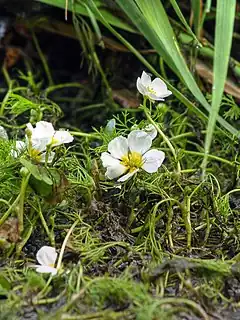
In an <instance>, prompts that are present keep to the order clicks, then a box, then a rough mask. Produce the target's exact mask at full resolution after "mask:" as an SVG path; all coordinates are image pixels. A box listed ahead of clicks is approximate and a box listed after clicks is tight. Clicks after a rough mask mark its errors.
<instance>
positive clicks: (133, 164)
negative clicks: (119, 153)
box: [121, 152, 143, 172]
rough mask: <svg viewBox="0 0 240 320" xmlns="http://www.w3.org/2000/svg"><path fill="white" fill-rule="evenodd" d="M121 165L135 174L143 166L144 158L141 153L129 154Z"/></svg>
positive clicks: (124, 157)
mask: <svg viewBox="0 0 240 320" xmlns="http://www.w3.org/2000/svg"><path fill="white" fill-rule="evenodd" d="M121 160H122V161H121V164H122V165H123V166H125V167H126V168H128V169H129V172H133V171H135V170H136V169H138V168H141V167H142V165H143V158H142V155H141V153H139V152H129V153H128V154H126V155H124V156H123V157H122V158H121Z"/></svg>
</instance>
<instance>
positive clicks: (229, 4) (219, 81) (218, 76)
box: [202, 0, 236, 172]
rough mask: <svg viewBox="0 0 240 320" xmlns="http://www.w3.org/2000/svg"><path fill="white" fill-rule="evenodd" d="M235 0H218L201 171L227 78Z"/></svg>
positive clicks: (204, 166) (205, 160)
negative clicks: (211, 85)
mask: <svg viewBox="0 0 240 320" xmlns="http://www.w3.org/2000/svg"><path fill="white" fill-rule="evenodd" d="M235 10H236V0H218V1H217V15H216V26H215V51H214V64H213V87H212V107H211V112H210V115H209V120H208V127H207V135H206V140H205V157H204V160H203V164H202V167H203V172H204V171H205V169H206V166H207V155H208V153H209V150H210V146H211V142H212V137H213V133H214V128H215V124H216V119H217V116H218V113H219V109H220V106H221V101H222V95H223V91H224V84H225V81H226V78H227V71H228V63H229V58H230V50H231V45H232V35H233V26H234V18H235Z"/></svg>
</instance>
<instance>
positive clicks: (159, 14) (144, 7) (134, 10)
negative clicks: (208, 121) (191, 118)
mask: <svg viewBox="0 0 240 320" xmlns="http://www.w3.org/2000/svg"><path fill="white" fill-rule="evenodd" d="M91 1H92V0H91ZM116 2H117V3H118V4H119V6H120V7H121V8H122V10H123V11H124V12H125V13H126V14H127V15H128V16H129V18H130V19H131V20H132V21H133V23H134V24H135V25H136V27H137V28H138V29H139V31H141V32H142V34H143V35H144V36H145V37H146V39H147V40H148V41H149V42H150V43H151V45H152V46H153V47H154V48H155V49H156V50H157V51H158V53H159V54H160V55H161V56H162V57H163V59H164V60H165V62H166V63H167V64H168V65H169V66H170V67H171V68H172V69H173V70H175V71H176V73H177V74H178V75H181V76H180V78H181V79H183V81H184V83H185V84H186V85H187V87H188V89H189V90H190V91H191V92H192V94H193V95H194V97H195V98H196V99H197V100H198V101H199V102H200V103H201V104H202V106H203V107H204V108H205V109H206V110H207V111H208V112H210V109H211V108H210V105H209V104H208V102H207V101H206V99H205V97H204V95H203V94H202V92H201V90H200V89H199V87H198V85H197V83H196V81H195V79H194V78H193V76H192V74H191V72H190V70H189V69H188V67H187V64H186V61H185V60H184V58H183V56H182V54H181V51H180V49H179V46H178V43H177V40H176V38H175V35H174V32H173V29H172V27H171V24H170V22H169V19H168V16H167V14H166V12H165V10H164V7H163V5H162V3H161V1H159V0H135V1H133V0H116ZM218 121H219V123H220V124H221V125H222V126H223V127H224V128H225V129H226V130H228V131H229V132H230V133H232V134H235V135H237V134H238V131H237V130H236V129H235V128H233V127H232V126H231V125H230V124H229V123H228V122H227V121H225V120H224V119H222V118H221V117H218Z"/></svg>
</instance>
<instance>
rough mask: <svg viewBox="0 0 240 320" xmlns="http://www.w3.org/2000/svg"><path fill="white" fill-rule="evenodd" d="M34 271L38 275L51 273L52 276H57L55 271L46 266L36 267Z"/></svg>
mask: <svg viewBox="0 0 240 320" xmlns="http://www.w3.org/2000/svg"><path fill="white" fill-rule="evenodd" d="M36 267H37V268H36V271H37V272H39V273H51V274H52V275H53V276H54V275H55V274H57V269H56V268H53V267H48V266H36Z"/></svg>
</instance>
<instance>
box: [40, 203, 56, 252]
mask: <svg viewBox="0 0 240 320" xmlns="http://www.w3.org/2000/svg"><path fill="white" fill-rule="evenodd" d="M37 202H38V214H39V217H40V220H41V222H42V225H43V228H44V229H45V231H46V233H47V235H48V238H49V241H50V243H51V246H52V247H55V239H54V234H52V232H50V230H49V228H48V225H47V223H46V220H45V219H44V216H43V213H42V209H41V205H40V201H39V199H37Z"/></svg>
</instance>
